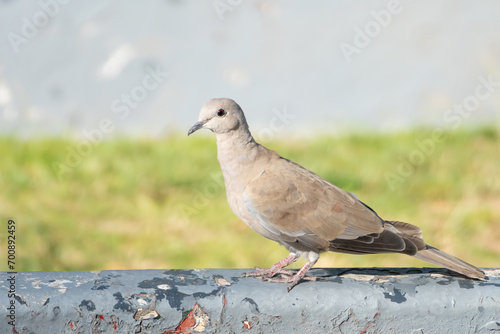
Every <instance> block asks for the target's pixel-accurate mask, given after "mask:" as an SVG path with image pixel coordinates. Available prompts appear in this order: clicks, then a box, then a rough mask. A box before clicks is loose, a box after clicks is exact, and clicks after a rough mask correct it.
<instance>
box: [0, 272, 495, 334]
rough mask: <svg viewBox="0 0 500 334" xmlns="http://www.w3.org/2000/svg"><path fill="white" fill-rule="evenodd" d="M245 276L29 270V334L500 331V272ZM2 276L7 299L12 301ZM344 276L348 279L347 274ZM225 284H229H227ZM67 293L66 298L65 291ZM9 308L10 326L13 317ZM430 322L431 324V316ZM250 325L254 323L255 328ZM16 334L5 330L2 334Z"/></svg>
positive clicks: (19, 313)
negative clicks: (481, 276) (288, 278)
mask: <svg viewBox="0 0 500 334" xmlns="http://www.w3.org/2000/svg"><path fill="white" fill-rule="evenodd" d="M242 272H245V270H244V269H242V270H239V269H234V270H222V269H203V270H189V269H182V270H137V271H134V270H130V271H101V272H99V273H98V274H96V273H92V272H29V273H23V272H20V273H18V274H17V276H16V284H17V286H18V287H19V291H22V294H18V295H16V296H15V299H14V300H15V302H16V328H17V329H18V331H19V332H20V333H37V334H52V333H144V334H146V333H148V334H152V333H192V334H194V333H201V332H206V333H238V332H242V331H245V332H246V331H248V332H249V333H253V332H255V333H272V332H274V333H283V332H287V333H290V332H299V333H336V334H340V333H365V334H368V333H374V332H376V333H443V332H453V333H460V332H464V331H466V332H480V333H482V332H484V333H486V332H488V333H490V332H495V331H498V330H499V329H500V319H499V317H498V314H500V293H499V291H500V275H497V274H498V273H499V272H500V271H499V270H497V269H488V270H486V273H487V275H488V277H487V279H486V280H485V281H474V280H467V279H464V278H462V277H455V276H445V275H441V273H443V274H446V273H447V271H446V270H443V269H439V268H432V269H430V268H387V269H386V268H380V269H378V268H366V269H365V268H352V269H349V268H347V269H346V268H338V269H336V268H331V269H324V268H319V269H316V268H313V269H311V275H314V276H317V277H319V279H318V281H317V282H309V281H307V282H303V283H301V284H300V285H299V286H298V287H297V289H294V290H293V291H292V292H290V293H289V294H287V293H286V287H285V285H283V284H276V283H274V284H273V283H268V282H261V281H260V280H255V279H239V276H240V275H241V273H242ZM5 275H6V273H0V290H2V291H0V295H4V296H5V295H7V291H8V290H6V289H7V286H6V285H5V284H3V283H2V282H4V281H5V279H6V278H7V276H5ZM340 275H342V276H340ZM216 278H219V279H224V280H226V281H227V282H228V283H230V284H229V285H227V284H226V283H225V282H224V280H217V279H216ZM62 286H64V289H66V293H64V294H61V293H60V292H59V291H58V289H61V288H62ZM6 311H7V309H6V308H0V318H3V319H5V318H6V317H7V314H6ZM423 315H424V316H423ZM245 321H246V322H245ZM9 332H12V328H11V327H7V324H6V322H5V321H4V322H0V333H9Z"/></svg>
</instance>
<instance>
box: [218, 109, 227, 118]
mask: <svg viewBox="0 0 500 334" xmlns="http://www.w3.org/2000/svg"><path fill="white" fill-rule="evenodd" d="M226 114H227V112H226V111H225V110H224V109H219V110H218V111H217V116H219V117H224V116H226Z"/></svg>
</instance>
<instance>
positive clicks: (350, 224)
mask: <svg viewBox="0 0 500 334" xmlns="http://www.w3.org/2000/svg"><path fill="white" fill-rule="evenodd" d="M243 197H244V205H245V207H246V208H247V210H248V211H249V212H250V213H251V214H252V215H253V217H255V218H256V219H257V220H258V222H259V223H260V224H261V225H262V226H263V227H264V228H265V229H266V230H267V231H268V232H269V233H271V234H272V235H273V237H278V238H281V239H282V240H284V241H286V242H296V241H298V242H299V243H302V244H304V245H306V246H308V247H310V248H317V249H322V250H327V249H328V248H329V247H330V246H329V244H330V241H332V240H334V239H342V240H354V239H359V238H360V237H361V239H360V240H362V237H365V236H367V237H368V239H371V240H373V238H371V236H373V237H376V236H377V235H378V234H380V233H382V231H383V230H384V222H383V221H382V219H380V217H378V216H377V214H376V213H375V212H374V211H373V210H371V209H370V208H369V207H367V206H365V205H364V204H363V203H362V202H360V201H359V200H357V199H356V197H355V196H354V195H352V194H351V193H349V192H347V191H345V190H343V189H340V188H338V187H336V186H335V185H333V184H331V183H329V182H328V181H326V180H324V179H323V178H321V177H320V176H318V175H316V174H314V173H313V172H311V171H309V170H307V169H305V168H303V167H301V166H300V165H297V164H295V163H293V162H291V161H288V160H286V159H284V158H280V159H279V160H276V161H274V163H272V164H269V165H267V166H266V169H264V170H262V171H261V172H260V174H259V175H258V176H257V177H255V178H254V179H253V180H251V181H250V182H249V183H248V185H247V187H246V188H245V191H244V193H243ZM273 239H275V238H273Z"/></svg>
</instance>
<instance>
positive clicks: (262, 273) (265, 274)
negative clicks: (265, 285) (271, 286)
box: [241, 267, 295, 280]
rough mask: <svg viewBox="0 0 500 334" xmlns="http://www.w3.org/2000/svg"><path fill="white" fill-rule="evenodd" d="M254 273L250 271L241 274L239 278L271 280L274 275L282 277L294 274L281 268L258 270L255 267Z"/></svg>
mask: <svg viewBox="0 0 500 334" xmlns="http://www.w3.org/2000/svg"><path fill="white" fill-rule="evenodd" d="M254 269H255V271H250V272H248V273H243V274H242V275H241V277H260V278H262V279H263V280H266V279H269V278H272V277H273V276H275V275H278V274H279V275H283V276H288V277H290V276H293V275H295V272H294V271H293V270H288V269H282V268H274V267H271V268H260V267H255V268H254Z"/></svg>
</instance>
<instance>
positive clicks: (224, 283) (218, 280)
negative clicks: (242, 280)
mask: <svg viewBox="0 0 500 334" xmlns="http://www.w3.org/2000/svg"><path fill="white" fill-rule="evenodd" d="M214 280H215V284H217V285H218V286H229V285H231V283H229V282H228V281H227V280H226V279H225V278H223V277H214Z"/></svg>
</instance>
